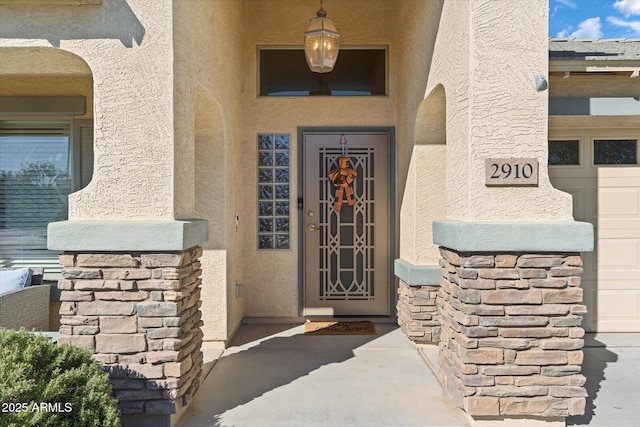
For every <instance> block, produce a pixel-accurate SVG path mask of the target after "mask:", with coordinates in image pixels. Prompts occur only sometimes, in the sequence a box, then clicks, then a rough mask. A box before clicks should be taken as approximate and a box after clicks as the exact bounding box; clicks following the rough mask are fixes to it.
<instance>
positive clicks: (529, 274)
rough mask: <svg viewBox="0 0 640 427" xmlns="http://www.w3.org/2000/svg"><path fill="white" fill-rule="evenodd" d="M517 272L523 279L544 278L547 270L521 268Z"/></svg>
mask: <svg viewBox="0 0 640 427" xmlns="http://www.w3.org/2000/svg"><path fill="white" fill-rule="evenodd" d="M518 272H519V274H520V277H521V278H523V279H545V278H546V277H547V270H544V269H541V268H521V269H520V270H518Z"/></svg>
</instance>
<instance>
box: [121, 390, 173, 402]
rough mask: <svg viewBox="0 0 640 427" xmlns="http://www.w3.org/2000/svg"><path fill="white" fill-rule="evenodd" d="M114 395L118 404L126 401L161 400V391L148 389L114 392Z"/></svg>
mask: <svg viewBox="0 0 640 427" xmlns="http://www.w3.org/2000/svg"><path fill="white" fill-rule="evenodd" d="M114 394H115V395H116V398H117V399H118V400H119V401H120V402H122V401H127V400H142V401H149V400H159V399H162V397H163V394H162V390H148V389H141V390H114ZM148 403H149V402H147V404H148Z"/></svg>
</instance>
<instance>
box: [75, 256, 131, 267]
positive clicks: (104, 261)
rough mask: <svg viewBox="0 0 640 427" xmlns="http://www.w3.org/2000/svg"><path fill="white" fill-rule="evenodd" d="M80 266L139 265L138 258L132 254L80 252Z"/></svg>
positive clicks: (78, 258)
mask: <svg viewBox="0 0 640 427" xmlns="http://www.w3.org/2000/svg"><path fill="white" fill-rule="evenodd" d="M76 265H78V266H80V267H137V266H138V260H137V259H135V258H134V257H133V256H131V255H130V254H78V255H77V256H76Z"/></svg>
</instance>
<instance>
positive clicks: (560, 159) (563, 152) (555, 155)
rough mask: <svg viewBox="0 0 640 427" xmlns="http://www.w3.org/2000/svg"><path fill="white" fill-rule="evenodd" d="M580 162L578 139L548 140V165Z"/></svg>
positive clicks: (577, 163)
mask: <svg viewBox="0 0 640 427" xmlns="http://www.w3.org/2000/svg"><path fill="white" fill-rule="evenodd" d="M579 164H580V141H579V140H577V139H576V140H565V141H549V165H552V166H565V165H579Z"/></svg>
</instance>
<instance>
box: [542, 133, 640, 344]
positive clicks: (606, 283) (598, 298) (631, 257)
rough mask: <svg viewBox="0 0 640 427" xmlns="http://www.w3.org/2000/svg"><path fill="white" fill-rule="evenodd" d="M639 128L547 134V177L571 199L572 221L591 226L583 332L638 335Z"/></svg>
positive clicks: (586, 263) (639, 292)
mask: <svg viewBox="0 0 640 427" xmlns="http://www.w3.org/2000/svg"><path fill="white" fill-rule="evenodd" d="M638 140H640V129H598V130H593V129H589V130H575V129H573V130H569V129H554V130H550V132H549V176H550V178H551V183H552V184H553V186H554V187H556V188H558V189H560V190H562V191H565V192H567V193H570V194H571V195H572V196H573V213H574V218H575V220H576V221H586V222H591V223H592V224H593V225H594V231H595V238H596V242H595V250H594V251H593V252H591V253H583V254H582V255H583V262H584V270H585V271H584V276H583V281H582V283H583V289H584V300H585V304H586V305H587V308H588V314H587V315H586V316H585V319H584V322H583V326H584V328H585V329H586V330H587V331H599V332H640V167H639V166H638V152H639V147H638Z"/></svg>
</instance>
